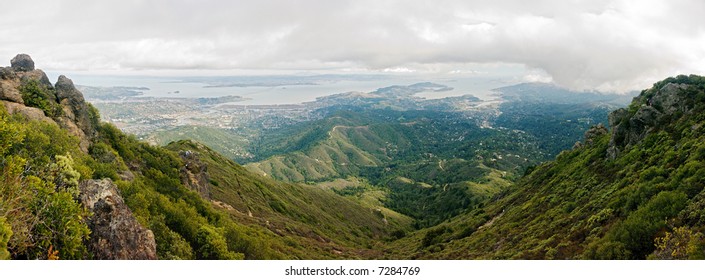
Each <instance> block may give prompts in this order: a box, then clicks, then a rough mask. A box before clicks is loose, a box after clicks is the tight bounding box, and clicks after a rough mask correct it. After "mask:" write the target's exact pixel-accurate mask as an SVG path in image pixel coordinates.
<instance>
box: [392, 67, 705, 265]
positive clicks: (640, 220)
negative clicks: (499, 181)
mask: <svg viewBox="0 0 705 280" xmlns="http://www.w3.org/2000/svg"><path fill="white" fill-rule="evenodd" d="M704 109H705V78H703V77H698V76H690V77H687V76H679V77H676V78H669V79H667V80H664V81H662V82H659V83H656V84H655V85H654V87H653V88H651V89H649V90H645V91H643V92H642V93H641V95H640V96H639V97H638V98H635V100H634V102H633V103H632V104H631V105H630V107H629V108H628V109H626V110H618V111H616V112H615V113H612V114H611V115H610V119H611V126H613V130H612V132H611V133H607V131H606V130H605V129H604V128H594V129H591V130H590V131H589V132H588V133H586V139H585V143H584V144H583V145H580V146H579V147H576V148H575V149H573V150H569V151H565V152H562V153H561V154H560V155H559V156H558V157H557V158H556V159H555V160H554V161H551V162H548V163H545V164H542V165H540V166H538V167H537V168H536V169H535V170H534V171H533V172H531V173H530V174H529V175H527V176H525V177H524V178H522V179H521V180H520V181H519V182H518V183H517V184H515V185H513V186H511V187H509V188H507V189H505V190H503V191H502V192H500V193H499V194H498V195H496V196H495V197H494V198H493V199H492V202H490V203H488V204H487V205H486V206H485V207H482V208H480V209H475V210H473V211H471V212H470V213H467V214H463V215H460V216H458V217H455V218H453V219H452V220H450V221H447V222H445V223H442V224H440V225H438V226H435V227H432V228H428V229H424V230H421V231H418V232H416V233H414V234H413V235H410V236H408V237H406V238H403V239H401V240H399V241H396V242H395V243H393V244H392V246H391V247H390V249H389V251H388V253H390V254H391V256H394V257H398V258H482V259H576V258H586V259H644V258H656V259H688V258H696V259H702V258H705V238H704V232H705V219H703V218H702V217H704V215H703V214H704V213H703V207H702V205H703V203H704V202H705V200H704V199H705V192H704V191H703V188H704V187H705V185H704V184H703V182H705V163H704V162H705V144H703V143H705V126H703V124H704V122H705V114H704V113H703V112H705V111H704ZM614 151H618V152H616V153H615V152H614Z"/></svg>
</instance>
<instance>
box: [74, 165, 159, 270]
mask: <svg viewBox="0 0 705 280" xmlns="http://www.w3.org/2000/svg"><path fill="white" fill-rule="evenodd" d="M79 188H80V193H81V194H80V199H81V203H83V205H85V206H86V207H87V208H88V209H89V210H90V211H91V212H93V215H92V216H91V217H90V218H89V220H88V226H89V227H90V229H91V236H90V240H88V248H89V249H90V250H91V252H92V253H93V256H94V258H95V259H102V260H116V259H120V260H150V259H156V258H157V245H156V242H155V241H154V234H153V233H152V231H150V230H148V229H146V228H145V227H143V226H142V225H140V224H139V223H138V222H137V219H135V217H134V216H133V215H132V211H130V209H129V208H128V207H127V205H126V204H125V202H124V201H123V199H122V197H121V196H120V193H119V191H118V189H117V187H116V186H115V184H114V183H113V181H111V180H110V179H103V180H86V181H83V182H81V184H80V186H79Z"/></svg>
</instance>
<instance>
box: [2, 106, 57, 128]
mask: <svg viewBox="0 0 705 280" xmlns="http://www.w3.org/2000/svg"><path fill="white" fill-rule="evenodd" d="M0 102H2V104H3V105H4V106H5V109H6V110H7V112H8V113H10V114H20V115H23V116H24V117H25V118H27V119H29V120H34V121H43V122H48V123H53V124H56V122H54V120H52V119H51V118H50V117H47V116H46V115H45V114H44V111H42V110H40V109H37V108H34V107H27V106H25V105H22V104H19V103H14V102H8V101H4V100H0Z"/></svg>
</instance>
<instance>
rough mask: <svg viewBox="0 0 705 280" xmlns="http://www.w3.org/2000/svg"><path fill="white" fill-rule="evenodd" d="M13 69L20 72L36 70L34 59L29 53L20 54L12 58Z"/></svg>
mask: <svg viewBox="0 0 705 280" xmlns="http://www.w3.org/2000/svg"><path fill="white" fill-rule="evenodd" d="M10 65H11V67H12V69H14V70H15V71H19V72H28V71H32V70H34V61H33V60H32V58H31V57H30V56H29V55H28V54H24V53H21V54H18V55H16V56H15V57H14V58H13V59H12V60H10Z"/></svg>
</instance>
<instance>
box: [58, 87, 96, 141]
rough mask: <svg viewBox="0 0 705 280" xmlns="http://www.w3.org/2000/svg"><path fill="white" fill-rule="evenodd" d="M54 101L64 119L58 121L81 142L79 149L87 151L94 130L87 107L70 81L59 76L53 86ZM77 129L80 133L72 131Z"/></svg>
mask: <svg viewBox="0 0 705 280" xmlns="http://www.w3.org/2000/svg"><path fill="white" fill-rule="evenodd" d="M54 89H55V90H56V99H57V100H58V102H59V105H61V108H62V110H63V112H64V116H65V118H62V120H60V123H61V124H62V126H63V127H65V128H68V129H69V130H70V131H71V134H73V135H75V136H77V137H79V139H80V140H81V149H82V150H84V151H87V148H88V144H89V142H90V139H92V138H93V136H94V134H95V128H94V127H93V123H92V122H91V120H90V116H89V113H88V105H86V101H85V99H84V98H83V93H81V92H80V91H79V90H78V89H76V87H75V86H74V84H73V81H71V79H69V78H66V76H64V75H61V76H59V79H58V80H57V82H56V84H55V85H54ZM74 127H75V128H77V129H78V130H80V131H77V130H75V129H74Z"/></svg>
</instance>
